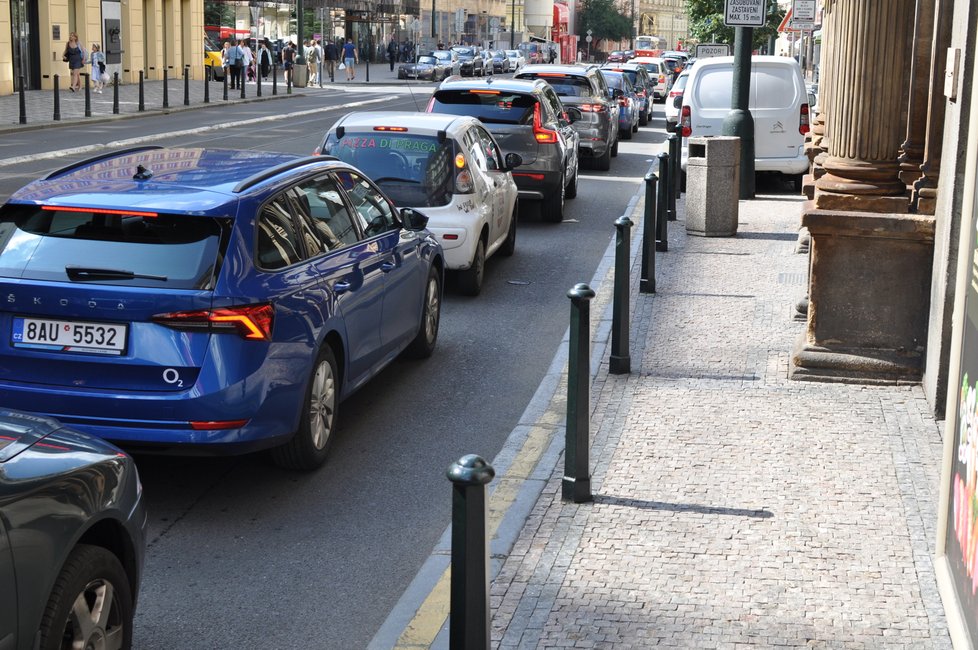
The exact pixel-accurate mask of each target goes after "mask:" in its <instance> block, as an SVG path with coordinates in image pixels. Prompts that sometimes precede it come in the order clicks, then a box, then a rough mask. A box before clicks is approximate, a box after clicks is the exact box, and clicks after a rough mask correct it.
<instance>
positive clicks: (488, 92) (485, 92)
mask: <svg viewBox="0 0 978 650" xmlns="http://www.w3.org/2000/svg"><path fill="white" fill-rule="evenodd" d="M469 92H470V93H472V94H473V95H498V94H499V91H498V90H475V89H473V90H470V91H469Z"/></svg>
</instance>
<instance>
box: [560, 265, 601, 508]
mask: <svg viewBox="0 0 978 650" xmlns="http://www.w3.org/2000/svg"><path fill="white" fill-rule="evenodd" d="M567 297H568V298H570V299H571V318H570V346H569V348H568V356H569V359H568V364H567V424H566V426H565V427H564V428H565V438H564V478H563V480H562V481H561V486H560V495H561V498H562V499H563V500H564V501H567V500H571V501H573V502H574V503H585V502H587V501H591V500H592V497H591V474H590V469H589V465H590V462H589V461H588V455H589V452H590V448H589V447H590V438H591V435H590V413H589V411H590V409H589V405H590V397H591V396H590V392H591V386H590V384H591V359H590V356H589V355H590V353H591V334H590V328H591V315H590V314H591V309H590V304H589V303H590V301H591V298H594V291H593V290H592V289H591V287H589V286H587V285H586V284H584V283H580V284H576V285H574V288H573V289H571V290H570V291H568V292H567Z"/></svg>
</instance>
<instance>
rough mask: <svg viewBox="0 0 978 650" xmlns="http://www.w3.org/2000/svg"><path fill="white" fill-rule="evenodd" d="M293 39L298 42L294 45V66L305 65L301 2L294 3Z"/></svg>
mask: <svg viewBox="0 0 978 650" xmlns="http://www.w3.org/2000/svg"><path fill="white" fill-rule="evenodd" d="M295 37H296V40H298V41H299V42H298V43H296V53H295V65H297V66H298V65H305V64H306V57H304V56H302V55H303V53H304V52H305V49H306V48H305V47H304V44H305V41H303V40H302V0H296V3H295Z"/></svg>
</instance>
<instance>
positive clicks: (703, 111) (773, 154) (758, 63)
mask: <svg viewBox="0 0 978 650" xmlns="http://www.w3.org/2000/svg"><path fill="white" fill-rule="evenodd" d="M732 93H733V57H732V56H719V57H714V58H709V59H702V60H700V61H697V63H696V65H695V66H693V68H692V69H691V70H690V71H689V81H688V82H687V83H686V89H685V90H684V91H683V105H682V108H681V109H680V114H679V124H678V131H679V132H680V133H681V135H682V154H681V156H682V160H681V166H682V170H683V176H682V181H685V180H686V159H687V157H688V155H689V148H688V142H689V140H688V138H689V137H690V136H694V137H702V136H711V135H722V133H721V131H722V127H723V120H724V118H726V117H727V114H728V113H729V112H730V106H731V95H732ZM749 105H750V112H751V115H752V116H753V118H754V171H758V172H781V173H782V174H786V175H789V176H792V177H793V179H792V180H794V182H795V187H796V189H799V190H800V189H801V177H802V175H803V174H805V173H806V172H807V171H808V164H809V163H808V158H807V156H805V134H806V133H808V130H809V110H810V107H809V105H808V92H807V90H806V89H805V84H804V82H803V81H802V76H801V68H800V67H799V65H798V62H797V61H795V60H794V59H792V58H789V57H784V56H754V57H751V72H750V104H749ZM684 184H685V183H684Z"/></svg>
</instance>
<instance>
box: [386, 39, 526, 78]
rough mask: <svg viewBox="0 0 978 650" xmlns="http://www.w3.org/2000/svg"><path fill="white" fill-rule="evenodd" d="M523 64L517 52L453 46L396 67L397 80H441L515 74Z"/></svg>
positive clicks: (519, 53) (523, 61)
mask: <svg viewBox="0 0 978 650" xmlns="http://www.w3.org/2000/svg"><path fill="white" fill-rule="evenodd" d="M524 65H526V61H525V59H524V58H523V54H522V53H521V52H520V51H519V50H489V51H483V50H480V49H478V48H476V47H471V46H462V45H457V46H454V47H451V48H449V49H445V50H434V51H431V52H428V53H427V54H423V55H421V56H419V57H418V60H417V61H416V62H414V63H402V64H400V65H399V66H398V68H397V78H398V79H418V80H426V81H442V80H444V79H446V78H448V77H450V76H452V75H463V76H466V77H484V76H486V75H491V74H506V73H509V72H516V71H518V70H519V69H520V68H522V67H523V66H524Z"/></svg>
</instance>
